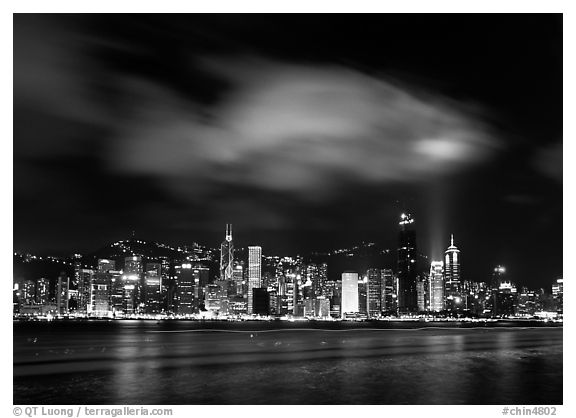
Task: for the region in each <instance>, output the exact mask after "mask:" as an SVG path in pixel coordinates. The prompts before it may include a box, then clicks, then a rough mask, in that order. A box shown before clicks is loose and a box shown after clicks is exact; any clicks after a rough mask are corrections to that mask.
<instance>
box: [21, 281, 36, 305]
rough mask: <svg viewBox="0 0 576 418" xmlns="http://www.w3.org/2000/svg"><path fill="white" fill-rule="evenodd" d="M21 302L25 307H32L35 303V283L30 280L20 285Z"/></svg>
mask: <svg viewBox="0 0 576 418" xmlns="http://www.w3.org/2000/svg"><path fill="white" fill-rule="evenodd" d="M20 296H21V298H22V302H23V303H24V304H26V305H32V304H33V303H35V301H36V283H34V282H33V281H32V280H26V281H24V283H22V289H21V295H20Z"/></svg>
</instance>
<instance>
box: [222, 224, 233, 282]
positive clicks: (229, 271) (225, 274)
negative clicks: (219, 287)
mask: <svg viewBox="0 0 576 418" xmlns="http://www.w3.org/2000/svg"><path fill="white" fill-rule="evenodd" d="M233 278H234V243H233V241H232V224H226V236H225V238H224V241H222V245H221V246H220V280H226V281H229V282H230V281H232V280H233Z"/></svg>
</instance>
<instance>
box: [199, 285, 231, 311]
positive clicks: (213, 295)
mask: <svg viewBox="0 0 576 418" xmlns="http://www.w3.org/2000/svg"><path fill="white" fill-rule="evenodd" d="M223 300H226V294H225V292H224V291H223V290H222V288H221V287H220V286H218V285H217V284H209V285H208V286H206V294H205V295H204V307H205V308H206V310H207V311H211V312H217V313H218V312H220V311H221V308H222V301H223Z"/></svg>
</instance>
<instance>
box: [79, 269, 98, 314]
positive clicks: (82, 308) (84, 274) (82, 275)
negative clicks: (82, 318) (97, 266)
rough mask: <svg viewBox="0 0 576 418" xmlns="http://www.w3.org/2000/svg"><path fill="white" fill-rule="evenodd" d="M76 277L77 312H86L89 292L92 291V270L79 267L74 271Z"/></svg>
mask: <svg viewBox="0 0 576 418" xmlns="http://www.w3.org/2000/svg"><path fill="white" fill-rule="evenodd" d="M75 274H76V275H77V279H78V283H77V286H78V307H77V308H78V312H79V313H83V314H86V313H87V312H88V311H89V309H88V305H90V293H91V291H92V282H93V280H94V270H92V269H79V270H77V271H76V272H75Z"/></svg>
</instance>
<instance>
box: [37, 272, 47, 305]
mask: <svg viewBox="0 0 576 418" xmlns="http://www.w3.org/2000/svg"><path fill="white" fill-rule="evenodd" d="M49 301H50V281H49V280H48V279H46V278H44V277H41V278H40V279H38V281H37V282H36V303H37V304H39V305H46V304H48V302H49Z"/></svg>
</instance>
